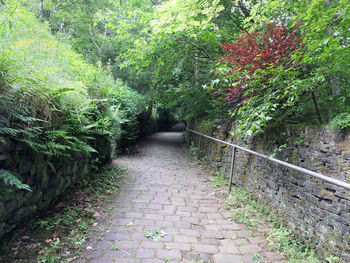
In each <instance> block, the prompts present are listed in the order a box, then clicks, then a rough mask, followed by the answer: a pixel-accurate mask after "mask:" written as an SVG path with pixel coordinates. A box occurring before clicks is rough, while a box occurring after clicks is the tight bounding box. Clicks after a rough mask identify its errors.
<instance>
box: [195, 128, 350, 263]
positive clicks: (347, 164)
mask: <svg viewBox="0 0 350 263" xmlns="http://www.w3.org/2000/svg"><path fill="white" fill-rule="evenodd" d="M190 127H191V128H193V129H195V130H202V131H203V129H201V128H200V127H201V126H200V125H191V126H190ZM233 130H234V125H233V126H232V125H231V124H228V123H226V124H223V125H221V126H219V127H218V128H216V129H206V130H205V131H204V133H206V134H208V133H209V135H211V136H213V137H216V138H220V139H223V140H226V141H229V142H231V139H230V136H229V133H230V132H231V131H233ZM286 132H287V133H288V136H285V138H289V139H288V140H287V142H286V141H284V142H283V143H276V138H280V141H283V138H282V139H281V134H280V131H270V132H267V133H266V134H265V135H263V136H257V137H255V138H251V139H250V140H249V141H248V142H245V143H242V142H241V141H240V140H238V139H237V140H235V141H233V143H235V144H238V145H242V146H245V147H248V148H250V149H252V150H255V151H257V152H260V153H264V154H266V155H270V154H272V153H275V154H276V155H275V158H277V159H280V160H285V161H287V162H290V163H293V164H296V165H299V166H301V167H305V168H308V169H310V170H312V171H315V172H320V173H322V174H324V175H327V176H330V177H333V178H337V179H340V180H343V181H346V182H350V136H349V134H348V135H346V134H341V135H339V134H336V133H335V132H333V131H332V130H330V129H328V128H327V127H322V128H312V127H302V128H301V127H298V126H290V127H288V128H287V131H286ZM191 137H192V140H193V141H194V143H195V144H198V137H197V135H191ZM282 137H283V136H282ZM277 141H278V140H277ZM283 144H285V145H283ZM281 145H282V146H281ZM201 149H202V152H201V154H202V156H203V155H206V156H207V158H208V160H209V162H210V163H211V164H212V165H214V166H215V167H217V168H218V169H224V170H225V171H226V173H227V174H228V173H229V169H230V160H231V149H230V147H227V146H225V145H223V144H218V143H214V142H213V141H209V140H207V139H202V140H201ZM276 149H279V150H276ZM236 158H237V159H236V166H235V177H234V183H235V184H236V185H239V186H241V187H243V188H244V189H245V190H247V191H248V192H250V193H251V194H252V195H253V196H254V197H255V198H256V199H257V200H259V201H260V202H261V203H264V204H266V205H267V206H268V207H270V208H271V210H272V211H273V213H275V215H277V216H278V218H279V219H280V220H281V221H282V222H284V223H285V224H286V225H288V226H289V227H291V228H293V229H294V230H295V233H296V234H297V235H298V236H299V237H300V238H301V239H302V240H304V241H306V242H309V241H310V242H313V244H315V245H316V248H317V251H318V253H320V255H321V256H323V257H326V256H329V255H333V256H338V257H340V258H341V259H342V260H343V262H350V191H346V190H344V189H342V188H340V187H337V186H334V185H331V184H329V183H326V182H323V181H321V180H319V179H315V178H312V177H310V176H308V175H305V174H301V173H298V172H296V171H292V170H290V169H287V168H283V167H281V166H278V165H276V164H273V163H271V162H269V161H267V160H264V159H261V158H258V157H254V156H252V155H250V154H246V153H243V152H241V151H238V152H237V157H236Z"/></svg>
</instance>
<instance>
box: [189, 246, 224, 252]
mask: <svg viewBox="0 0 350 263" xmlns="http://www.w3.org/2000/svg"><path fill="white" fill-rule="evenodd" d="M192 247H193V250H194V251H195V252H206V253H209V254H214V253H217V252H219V250H218V247H217V246H215V245H203V244H194V245H192Z"/></svg>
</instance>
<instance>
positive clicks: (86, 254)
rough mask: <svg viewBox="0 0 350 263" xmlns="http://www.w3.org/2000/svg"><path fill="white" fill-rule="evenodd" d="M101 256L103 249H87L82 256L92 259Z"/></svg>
mask: <svg viewBox="0 0 350 263" xmlns="http://www.w3.org/2000/svg"><path fill="white" fill-rule="evenodd" d="M101 256H102V251H92V250H87V251H86V252H84V253H83V254H82V257H84V258H90V259H94V258H99V257H101Z"/></svg>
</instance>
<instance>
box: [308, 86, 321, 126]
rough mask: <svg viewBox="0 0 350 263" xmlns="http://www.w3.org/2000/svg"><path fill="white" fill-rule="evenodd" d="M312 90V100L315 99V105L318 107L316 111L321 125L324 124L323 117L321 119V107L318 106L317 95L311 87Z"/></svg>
mask: <svg viewBox="0 0 350 263" xmlns="http://www.w3.org/2000/svg"><path fill="white" fill-rule="evenodd" d="M310 92H311V95H312V100H313V102H314V105H315V109H316V113H317V120H318V123H319V124H320V125H321V124H322V119H321V114H320V109H319V107H318V103H317V99H316V95H315V92H314V91H313V90H312V89H310Z"/></svg>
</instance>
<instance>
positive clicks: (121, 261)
mask: <svg viewBox="0 0 350 263" xmlns="http://www.w3.org/2000/svg"><path fill="white" fill-rule="evenodd" d="M114 262H115V263H140V262H141V261H140V260H139V259H132V258H114Z"/></svg>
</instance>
